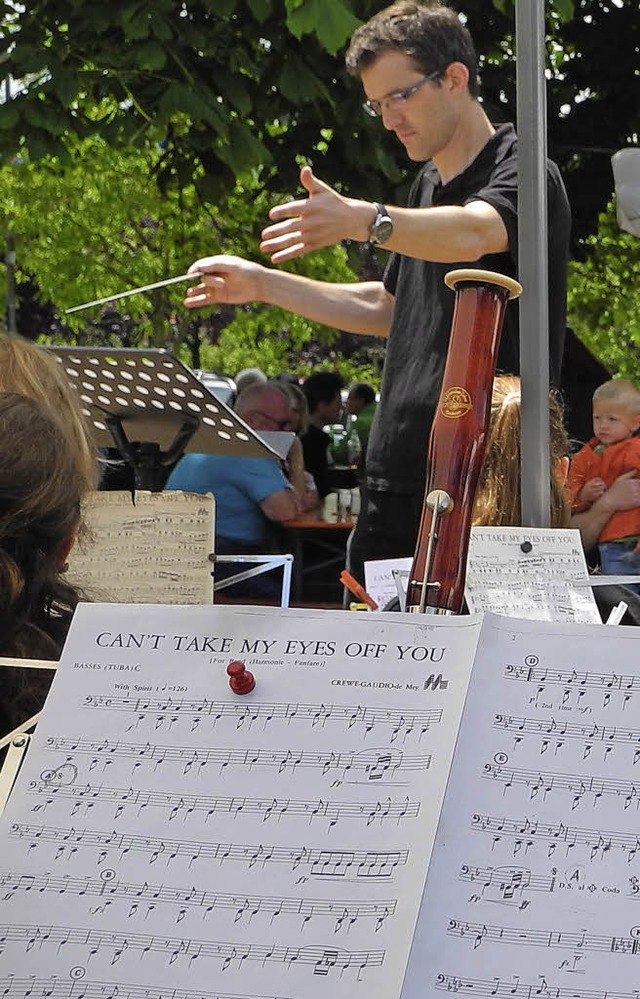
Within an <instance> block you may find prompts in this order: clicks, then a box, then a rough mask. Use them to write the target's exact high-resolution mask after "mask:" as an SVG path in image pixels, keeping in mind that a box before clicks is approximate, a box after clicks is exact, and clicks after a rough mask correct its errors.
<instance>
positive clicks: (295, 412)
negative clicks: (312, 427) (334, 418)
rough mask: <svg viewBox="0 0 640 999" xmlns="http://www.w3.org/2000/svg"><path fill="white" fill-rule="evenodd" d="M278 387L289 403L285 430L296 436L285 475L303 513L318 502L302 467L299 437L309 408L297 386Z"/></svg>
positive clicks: (311, 478)
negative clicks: (288, 417) (288, 415)
mask: <svg viewBox="0 0 640 999" xmlns="http://www.w3.org/2000/svg"><path fill="white" fill-rule="evenodd" d="M278 385H279V386H280V387H281V388H282V389H283V390H284V391H285V392H286V394H287V396H288V397H289V402H290V419H289V425H288V426H287V428H286V429H287V430H290V431H291V432H292V433H294V434H295V435H296V437H295V440H294V442H293V444H292V445H291V447H290V449H289V453H288V454H287V460H286V468H285V471H286V475H287V478H288V479H289V482H290V483H291V485H292V486H293V488H294V490H295V492H296V494H297V496H298V499H299V500H300V504H301V507H302V510H303V511H306V510H313V509H314V507H317V506H318V504H319V502H320V497H319V496H318V490H317V489H316V484H315V480H314V478H313V476H312V474H311V472H308V471H307V470H306V468H305V467H304V453H303V451H302V443H301V440H300V438H301V436H302V435H303V434H304V433H305V431H306V429H307V427H308V425H309V408H308V406H307V397H306V395H305V394H304V392H303V391H302V389H301V388H300V386H299V385H294V384H293V383H292V382H287V381H282V380H278Z"/></svg>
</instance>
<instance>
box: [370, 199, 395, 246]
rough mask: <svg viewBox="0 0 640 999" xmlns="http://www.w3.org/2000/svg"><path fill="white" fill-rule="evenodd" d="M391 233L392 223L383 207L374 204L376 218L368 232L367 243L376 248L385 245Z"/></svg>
mask: <svg viewBox="0 0 640 999" xmlns="http://www.w3.org/2000/svg"><path fill="white" fill-rule="evenodd" d="M392 233H393V222H392V221H391V216H390V215H389V212H388V211H387V209H386V208H385V206H384V205H381V204H379V203H376V217H375V219H374V220H373V225H372V226H371V228H370V230H369V242H370V243H373V244H374V246H377V245H378V244H379V243H386V242H387V240H388V239H390V238H391V235H392Z"/></svg>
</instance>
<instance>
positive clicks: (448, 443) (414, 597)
mask: <svg viewBox="0 0 640 999" xmlns="http://www.w3.org/2000/svg"><path fill="white" fill-rule="evenodd" d="M445 282H446V284H447V285H448V287H449V288H451V289H452V290H453V291H454V292H455V296H456V301H455V306H454V313H453V320H452V325H451V339H450V342H449V350H448V354H447V360H446V364H445V370H444V377H443V381H442V389H441V391H440V398H439V401H438V405H437V408H436V412H435V416H434V420H433V425H432V428H431V434H430V437H429V449H428V454H427V486H426V490H425V498H424V505H423V508H422V517H421V521H420V529H419V532H418V540H417V543H416V549H415V553H414V558H413V564H412V567H411V573H410V575H409V585H408V589H407V602H406V609H407V611H409V612H412V613H416V612H418V613H425V612H426V613H434V614H447V613H449V614H457V613H459V612H460V610H461V608H462V601H463V597H464V582H465V574H466V563H467V551H468V547H469V533H470V530H471V517H472V513H473V503H474V498H475V493H476V489H477V485H478V478H479V476H480V471H481V468H482V462H483V459H484V454H485V450H486V438H487V430H488V426H489V417H490V414H491V389H492V384H493V378H494V375H495V370H496V361H497V356H498V347H499V345H500V334H501V332H502V325H503V321H504V314H505V309H506V306H507V302H508V301H509V299H511V298H516V297H517V296H518V295H519V294H520V293H521V291H522V287H521V286H520V284H519V283H518V282H517V281H515V280H514V279H513V278H510V277H506V276H504V275H502V274H497V273H494V272H492V271H483V270H474V269H464V270H454V271H450V272H449V273H448V274H447V275H446V277H445Z"/></svg>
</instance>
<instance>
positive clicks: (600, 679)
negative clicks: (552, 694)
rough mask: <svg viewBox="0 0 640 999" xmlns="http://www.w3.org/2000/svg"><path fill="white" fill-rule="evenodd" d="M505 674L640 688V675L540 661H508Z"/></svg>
mask: <svg viewBox="0 0 640 999" xmlns="http://www.w3.org/2000/svg"><path fill="white" fill-rule="evenodd" d="M504 675H505V677H506V678H507V679H508V680H522V681H525V682H526V683H544V684H560V685H562V686H567V687H582V688H590V689H595V690H625V691H636V690H640V676H635V675H633V674H630V673H622V674H618V673H614V672H606V673H599V672H595V671H593V670H575V669H550V668H549V667H546V666H540V665H539V664H538V663H536V665H531V666H527V665H521V666H516V665H514V664H513V663H507V665H506V666H505V669H504Z"/></svg>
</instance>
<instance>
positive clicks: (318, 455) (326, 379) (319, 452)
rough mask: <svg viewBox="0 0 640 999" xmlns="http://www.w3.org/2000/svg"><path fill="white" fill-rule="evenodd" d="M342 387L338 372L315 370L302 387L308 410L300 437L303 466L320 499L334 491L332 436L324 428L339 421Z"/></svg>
mask: <svg viewBox="0 0 640 999" xmlns="http://www.w3.org/2000/svg"><path fill="white" fill-rule="evenodd" d="M343 384H344V383H343V380H342V378H341V376H340V375H339V374H337V373H336V372H335V371H314V372H313V374H311V375H309V377H308V378H306V379H305V380H304V382H303V384H302V391H303V392H304V394H305V396H306V399H307V405H308V407H309V426H308V427H307V429H306V431H305V432H304V434H303V435H302V437H301V440H302V452H303V454H304V467H305V468H306V470H307V471H308V472H311V475H312V476H313V478H314V481H315V484H316V488H317V490H318V495H319V496H320V499H324V497H325V496H326V495H327V494H328V493H330V492H331V484H330V481H329V464H330V461H329V444H330V437H329V435H328V434H327V433H325V431H324V430H323V429H322V428H323V427H324V426H325V425H327V424H331V423H338V422H339V420H340V413H341V412H342V398H341V395H340V392H341V390H342V386H343Z"/></svg>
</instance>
